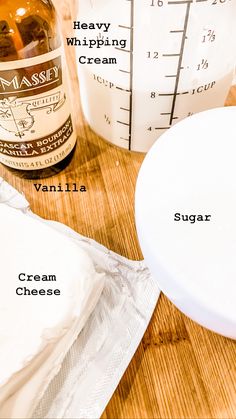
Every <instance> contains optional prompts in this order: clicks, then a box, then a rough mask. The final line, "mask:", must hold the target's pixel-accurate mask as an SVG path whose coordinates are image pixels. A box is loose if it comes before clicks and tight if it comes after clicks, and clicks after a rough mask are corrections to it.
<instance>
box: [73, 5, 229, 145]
mask: <svg viewBox="0 0 236 419" xmlns="http://www.w3.org/2000/svg"><path fill="white" fill-rule="evenodd" d="M235 17H236V1H235V0H184V1H183V0H129V1H128V0H90V1H88V0H80V2H79V15H78V20H77V22H74V25H75V26H74V28H75V29H76V28H78V27H80V29H78V31H77V36H78V39H79V41H78V40H77V45H78V42H79V43H80V45H78V47H77V62H78V72H79V79H80V88H81V100H82V107H83V111H84V114H85V117H86V119H87V121H88V123H89V125H90V126H91V128H92V129H93V130H94V131H95V132H96V133H98V134H99V135H100V136H102V137H104V138H105V139H106V140H108V141H109V142H112V143H113V144H116V145H118V146H120V147H124V148H126V149H129V150H134V151H144V152H146V151H148V149H149V148H150V147H151V146H152V144H153V143H154V142H155V140H156V139H157V138H158V137H159V136H160V135H161V134H162V133H163V132H164V131H165V130H166V129H168V128H170V127H171V126H172V125H173V124H175V123H176V122H178V121H179V120H181V119H183V118H185V117H187V116H190V115H192V114H193V113H196V112H200V111H203V110H206V109H209V108H214V107H218V106H222V105H223V104H224V101H225V98H226V96H227V93H228V90H229V87H230V85H231V83H232V80H233V76H234V68H235V62H236V25H235ZM102 23H103V25H101V24H102ZM83 24H85V25H84V26H83ZM97 24H98V25H97ZM85 26H87V28H85ZM90 41H91V42H90Z"/></svg>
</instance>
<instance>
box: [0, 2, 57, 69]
mask: <svg viewBox="0 0 236 419" xmlns="http://www.w3.org/2000/svg"><path fill="white" fill-rule="evenodd" d="M9 4H10V3H9V1H8V0H6V1H5V2H3V3H2V4H0V61H15V60H20V59H26V58H32V57H35V56H38V55H42V54H46V53H48V52H50V51H53V50H54V49H56V48H58V47H59V46H60V44H61V41H60V36H59V28H58V22H57V18H56V13H55V9H54V6H53V4H52V2H51V0H32V1H31V2H28V1H27V0H14V7H12V4H11V6H9ZM9 7H10V10H11V13H9Z"/></svg>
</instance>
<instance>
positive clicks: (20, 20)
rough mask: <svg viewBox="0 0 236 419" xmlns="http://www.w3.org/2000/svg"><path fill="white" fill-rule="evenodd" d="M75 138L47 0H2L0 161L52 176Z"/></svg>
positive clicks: (56, 32) (62, 164) (29, 173)
mask: <svg viewBox="0 0 236 419" xmlns="http://www.w3.org/2000/svg"><path fill="white" fill-rule="evenodd" d="M75 143H76V134H75V132H74V129H73V124H72V118H71V111H70V105H69V98H68V90H67V80H66V73H65V60H64V56H63V51H62V46H61V36H60V28H59V26H58V20H57V16H56V13H55V9H54V6H53V4H52V2H51V0H0V162H1V163H3V164H4V165H6V166H8V167H9V168H10V169H11V170H13V171H14V172H15V173H17V174H20V175H21V176H22V177H26V178H42V177H47V176H51V175H53V174H55V173H57V172H59V171H60V170H62V169H63V168H64V167H65V166H66V165H67V164H68V163H69V161H70V160H71V157H72V154H73V151H74V148H75Z"/></svg>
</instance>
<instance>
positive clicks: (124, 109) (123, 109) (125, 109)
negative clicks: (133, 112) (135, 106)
mask: <svg viewBox="0 0 236 419" xmlns="http://www.w3.org/2000/svg"><path fill="white" fill-rule="evenodd" d="M120 109H121V110H122V111H127V112H129V111H130V110H129V109H127V108H122V107H120Z"/></svg>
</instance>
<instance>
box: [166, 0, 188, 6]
mask: <svg viewBox="0 0 236 419" xmlns="http://www.w3.org/2000/svg"><path fill="white" fill-rule="evenodd" d="M190 3H193V0H182V1H168V4H187V5H188V4H190Z"/></svg>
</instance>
